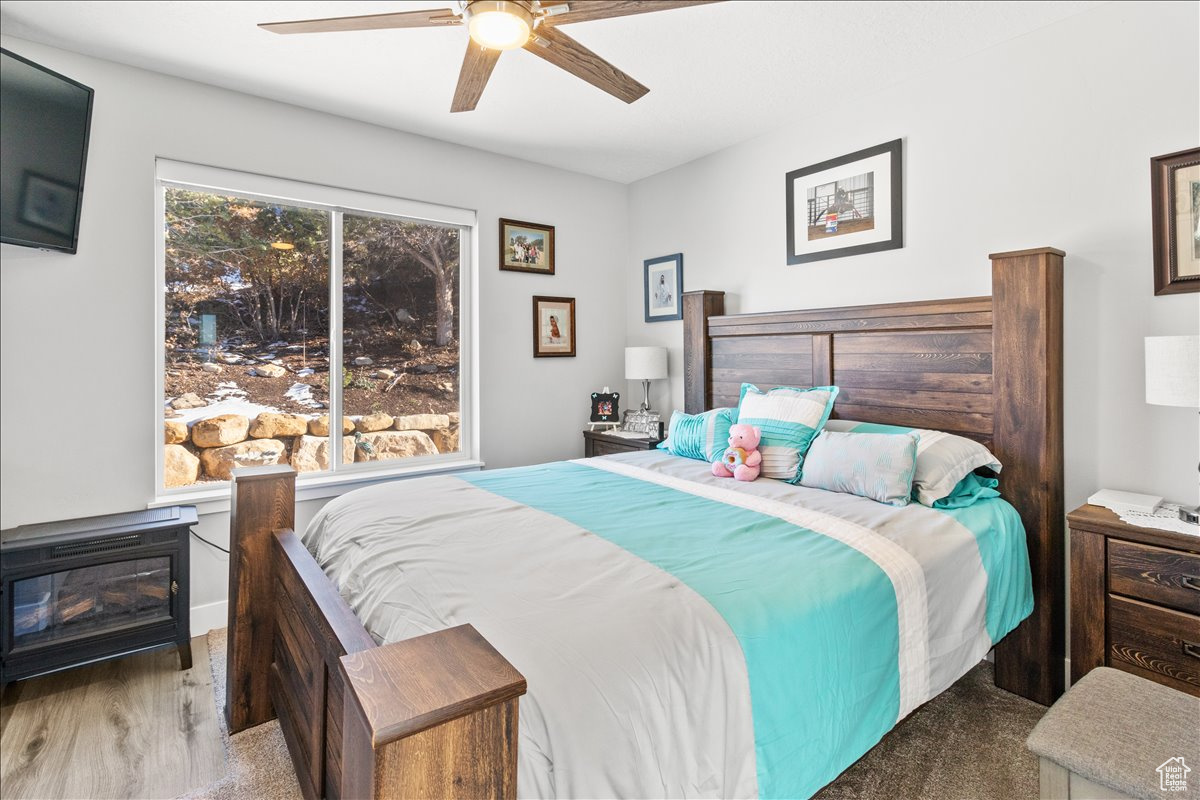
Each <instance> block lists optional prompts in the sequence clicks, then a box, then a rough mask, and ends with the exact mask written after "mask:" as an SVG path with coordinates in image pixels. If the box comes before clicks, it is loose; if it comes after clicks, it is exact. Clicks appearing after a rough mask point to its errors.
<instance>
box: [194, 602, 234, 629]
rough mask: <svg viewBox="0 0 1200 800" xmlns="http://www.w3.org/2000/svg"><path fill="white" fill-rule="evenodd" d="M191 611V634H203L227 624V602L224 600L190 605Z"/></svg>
mask: <svg viewBox="0 0 1200 800" xmlns="http://www.w3.org/2000/svg"><path fill="white" fill-rule="evenodd" d="M191 612H192V616H191V628H192V636H203V635H205V634H206V633H208V632H209V631H211V630H214V629H216V628H224V627H225V626H226V625H228V624H229V602H228V601H226V600H219V601H217V602H215V603H205V604H204V605H202V606H192V608H191Z"/></svg>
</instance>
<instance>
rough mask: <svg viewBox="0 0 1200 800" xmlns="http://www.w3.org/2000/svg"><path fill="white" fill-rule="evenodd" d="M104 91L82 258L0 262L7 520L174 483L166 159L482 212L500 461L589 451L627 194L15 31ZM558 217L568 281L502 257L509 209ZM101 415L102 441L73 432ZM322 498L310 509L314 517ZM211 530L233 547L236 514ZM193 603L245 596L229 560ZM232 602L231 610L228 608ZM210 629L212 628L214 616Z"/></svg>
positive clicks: (487, 341)
mask: <svg viewBox="0 0 1200 800" xmlns="http://www.w3.org/2000/svg"><path fill="white" fill-rule="evenodd" d="M0 41H2V42H3V45H4V47H6V48H8V49H11V50H13V51H14V52H17V53H19V54H21V55H23V56H25V57H27V58H30V59H33V60H34V61H37V62H39V63H41V64H44V65H45V66H47V67H49V68H51V69H53V70H56V71H58V72H61V73H63V74H65V75H68V76H70V77H72V78H74V79H76V80H78V81H80V82H82V83H84V84H87V85H88V86H91V87H92V88H93V89H95V91H96V98H95V111H94V116H93V120H92V134H91V150H90V153H89V158H88V165H87V176H86V181H85V188H84V205H83V215H82V227H81V231H80V236H79V253H78V254H77V255H73V256H72V255H64V254H51V253H42V252H39V251H35V250H29V249H24V248H17V247H11V246H5V247H4V250H3V268H2V269H0V361H2V363H3V380H2V381H0V483H2V484H3V487H4V488H3V495H2V502H0V525H2V526H3V527H5V528H8V527H11V526H14V525H20V524H24V523H30V522H40V521H45V520H51V519H64V518H70V517H79V516H87V515H92V514H101V513H109V512H118V511H129V510H134V509H139V508H144V507H145V505H146V503H147V502H148V501H149V500H151V499H152V498H153V495H154V448H156V447H160V446H161V443H162V435H161V432H159V431H156V430H155V427H154V424H153V420H154V413H155V406H154V404H155V402H156V398H157V395H156V388H155V387H156V376H155V373H154V352H155V348H156V347H160V346H161V344H162V343H161V342H160V341H157V340H156V338H155V331H154V304H155V303H156V302H159V298H157V297H155V294H154V292H153V287H154V285H155V277H154V276H155V270H156V266H155V263H154V251H153V243H154V237H155V235H156V233H157V231H158V229H159V224H160V223H159V222H158V221H157V220H155V218H154V207H153V189H154V159H155V157H156V156H163V157H167V158H172V159H177V160H180V161H191V162H196V163H200V164H210V165H214V166H219V167H226V168H230V169H237V170H246V171H251V172H258V173H263V174H267V175H276V176H281V177H286V178H294V179H297V180H301V181H309V182H313V183H320V184H327V185H331V186H341V187H348V188H351V189H356V190H361V191H367V192H376V193H379V194H385V195H393V196H399V197H408V198H415V199H419V200H425V201H429V202H434V203H441V204H445V205H450V206H458V207H463V208H472V209H476V210H477V211H478V213H479V220H480V225H479V228H478V235H479V262H480V263H479V264H478V271H479V285H480V295H479V296H480V315H479V361H480V380H479V384H480V387H481V390H480V404H481V421H480V430H481V455H482V458H483V459H484V460H485V461H486V462H487V465H488V466H489V467H495V466H506V465H513V464H523V463H534V462H539V461H549V460H554V459H559V458H568V457H577V456H581V455H582V454H583V437H582V435H581V434H580V430H581V429H582V427H583V424H584V422H586V420H587V414H588V402H589V400H588V395H589V394H590V393H591V392H592V391H594V390H598V389H599V388H600V387H602V386H603V385H605V384H611V385H614V386H615V385H617V383H618V381H619V380H621V376H622V370H623V362H622V350H621V346H622V342H621V341H620V337H619V335H618V336H617V337H616V338H614V337H613V334H612V327H613V321H614V320H616V321H617V322H616V325H617V329H618V331H619V330H620V328H621V326H622V325H623V314H624V287H623V286H622V285H621V284H620V283H619V282H617V281H614V280H612V277H611V275H612V270H613V269H614V267H613V266H612V253H613V252H614V251H616V252H622V253H623V252H625V250H626V244H625V241H624V231H625V225H626V188H625V187H624V186H622V185H620V184H616V183H612V182H608V181H603V180H599V179H596V178H589V177H585V176H582V175H577V174H574V173H570V172H565V171H563V170H558V169H552V168H549V167H544V166H539V165H536V164H532V163H528V162H524V161H519V160H516V159H512V158H506V157H502V156H497V155H493V154H490V153H485V152H482V151H479V150H473V149H470V148H466V147H460V146H456V145H450V144H446V143H444V142H438V141H434V140H431V139H425V138H421V137H418V136H412V135H408V134H403V133H398V132H395V131H391V130H387V129H384V128H379V127H375V126H372V125H367V124H364V123H359V122H352V121H350V120H346V119H342V118H339V117H334V116H331V115H327V114H321V113H317V112H314V111H308V110H305V109H300V108H297V107H294V106H288V105H284V104H280V103H273V102H269V101H265V100H262V99H258V98H254V97H250V96H247V95H242V94H238V93H235V92H230V91H226V90H223V89H217V88H214V87H211V86H206V85H202V84H197V83H192V82H189V81H184V80H180V79H177V78H172V77H168V76H165V75H160V74H156V73H151V72H147V71H143V70H138V69H133V68H131V67H126V66H122V65H118V64H114V63H111V62H106V61H101V60H97V59H93V58H88V57H85V56H81V55H77V54H74V53H68V52H65V51H62V50H57V49H54V48H50V47H46V46H43V45H39V44H34V43H31V42H27V41H23V40H20V39H14V38H11V37H5V38H3V39H2V40H0ZM502 216H504V217H511V218H515V219H526V220H534V221H537V222H545V223H548V224H552V225H555V226H556V234H557V236H556V243H557V247H556V250H557V252H556V255H557V274H556V275H555V276H553V277H547V276H543V275H531V274H523V273H516V272H500V271H499V270H498V268H497V267H498V261H497V259H498V254H497V240H498V237H499V233H498V231H497V225H498V222H497V221H498V219H499V218H500V217H502ZM535 294H548V295H561V296H567V297H575V298H577V311H578V330H577V341H578V346H577V352H578V357H576V358H573V359H563V358H554V359H536V360H535V359H534V358H533V357H532V333H531V331H530V326H531V324H532V311H531V299H530V298H531V297H532V296H533V295H535ZM84 416H86V417H87V418H89V419H90V420H91V422H92V424H91V431H92V434H91V435H90V436H89V437H88V438H78V437H74V436H71V437H70V439H69V440H70V441H71V442H72V446H71V449H66V448H65V446H64V443H65V442H66V441H68V438H67V437H65V436H64V437H63V438H61V439H60V438H58V437H56V436H55V435H54V433H53V431H54V430H55V429H56V428H61V429H63V430H70V428H71V426H72V425H73V424H74V423H75V421H76V420H78V419H80V418H81V417H84ZM318 505H319V504H306V506H305V507H304V508H302V509H301V516H302V517H303V518H302V519H300V520H298V523H299V524H303V523H304V522H305V521H306V519H307V516H311V514H312V513H313V512H314V511H315V508H316V506H318ZM198 532H200V533H201V535H204V536H207V537H209V538H212V539H214V540H216V541H218V542H221V543H225V542H226V540H227V538H228V519H227V515H225V514H218V515H209V516H206V517H205V518H204V519H203V520H202V523H201V526H200V528H199V529H198ZM193 560H194V569H193V577H194V581H193V588H192V602H193V606H204V605H206V604H211V603H219V602H221V601H223V600H224V596H225V569H226V565H225V560H224V556H220V557H215V556H214V555H213V553H212V551H211V550H209V549H208V548H207V547H205V546H204V545H197V546H196V547H195V548H194V549H193ZM217 612H219V609H216V610H214V612H213V613H216V615H217V618H218V619H219V618H220V613H223V612H220V613H217ZM194 627H195V628H198V629H203V627H204V626H203V625H200V624H197V625H196V626H194Z"/></svg>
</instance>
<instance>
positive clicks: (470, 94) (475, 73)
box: [450, 39, 503, 113]
mask: <svg viewBox="0 0 1200 800" xmlns="http://www.w3.org/2000/svg"><path fill="white" fill-rule="evenodd" d="M502 52H503V51H502V50H491V49H489V48H487V47H480V46H479V45H478V44H476V43H475V40H474V39H468V40H467V54H466V55H465V56H463V63H462V70H461V71H460V72H459V73H458V86H457V88H455V90H454V102H452V103H451V104H450V111H451V113H453V112H456V111H474V110H475V106H476V105H477V104H478V103H479V98H480V96H482V95H483V87H485V86H487V82H488V78H490V77H492V70H493V69H494V68H495V66H496V62H497V61H498V60H499V59H500V53H502Z"/></svg>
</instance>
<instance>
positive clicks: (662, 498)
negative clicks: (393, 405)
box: [304, 451, 1033, 798]
mask: <svg viewBox="0 0 1200 800" xmlns="http://www.w3.org/2000/svg"><path fill="white" fill-rule="evenodd" d="M304 541H305V543H306V545H307V546H308V548H309V549H310V551H312V553H313V555H314V556H315V557H316V559H317V561H318V562H319V563H320V564H321V566H322V567H323V568H324V569H325V571H326V573H327V574H328V575H329V576H330V578H331V579H332V580H333V582H334V583H335V584H336V585H337V586H338V588H339V590H340V591H341V593H342V595H343V597H345V599H346V600H347V602H348V603H349V604H350V606H351V608H352V609H353V610H354V612H355V614H356V615H357V616H358V618H359V619H360V620H362V622H363V624H364V625H365V627H366V628H367V630H368V631H369V632H370V633H371V635H372V636H374V637H375V639H376V640H377V641H378V642H380V643H386V642H393V641H399V640H402V639H406V638H410V637H412V636H417V635H420V634H424V633H429V632H432V631H436V630H441V629H443V628H446V627H449V626H453V625H459V624H462V623H468V622H469V623H471V624H472V625H474V626H475V628H476V629H478V630H479V632H480V633H481V634H482V635H483V636H484V637H486V638H487V639H488V641H489V642H491V644H492V645H493V646H494V647H496V649H497V650H499V651H500V652H501V653H502V654H503V655H504V656H505V657H506V658H507V659H508V660H509V661H510V662H512V664H513V665H514V666H515V667H516V668H517V669H518V670H520V671H521V672H522V673H523V674H524V675H525V677H526V680H527V682H528V686H529V691H528V694H527V695H526V696H524V697H522V698H521V702H520V738H519V755H518V758H519V766H518V786H517V788H518V794H519V795H520V796H523V797H757V796H762V797H794V798H802V797H809V796H811V795H812V794H813V793H814V792H816V791H817V790H819V789H820V788H821V787H822V786H823V785H825V784H826V783H828V782H829V781H831V780H832V779H834V778H835V777H837V775H838V774H840V773H841V772H842V771H843V770H844V769H845V768H846V767H848V766H849V765H851V764H852V763H854V761H855V760H857V759H858V758H859V757H860V756H862V755H863V754H864V753H865V752H866V751H867V750H869V749H870V748H871V747H872V746H873V745H874V744H876V743H877V742H878V741H879V740H880V739H881V738H882V737H883V735H884V734H885V733H887V731H888V730H890V729H891V728H892V727H893V726H894V725H895V724H896V723H897V722H898V721H899V720H901V719H903V718H904V717H905V716H906V715H907V714H909V713H910V712H911V711H912V710H913V709H915V708H916V707H917V706H919V705H920V704H921V703H923V702H925V701H926V700H928V699H930V698H931V697H933V696H935V695H937V694H938V693H939V692H941V691H943V690H944V689H946V688H947V687H949V686H950V685H951V684H952V683H954V681H956V680H957V679H958V678H959V677H961V676H962V675H964V674H965V673H966V672H967V670H969V669H970V668H971V667H972V666H973V665H974V664H976V663H977V662H978V661H979V660H980V659H981V658H982V657H983V656H984V655H985V654H986V653H987V651H988V650H989V649H990V648H991V646H992V645H993V643H994V642H995V641H997V640H998V639H1000V638H1001V637H1003V636H1004V635H1005V634H1006V633H1008V631H1010V630H1011V629H1012V628H1014V627H1016V625H1017V624H1018V623H1019V622H1020V621H1021V620H1022V619H1024V618H1025V617H1026V616H1028V615H1029V613H1030V612H1031V611H1032V608H1033V599H1032V598H1033V595H1032V586H1031V577H1030V569H1029V559H1028V554H1027V551H1026V547H1025V533H1024V530H1023V529H1022V526H1021V523H1020V518H1019V516H1018V515H1017V513H1016V511H1015V510H1014V509H1013V508H1012V506H1010V505H1009V504H1008V503H1007V502H1005V501H1003V500H1001V499H993V500H986V501H983V502H980V503H976V504H975V505H973V506H971V507H969V508H965V509H955V510H934V509H930V508H927V507H924V506H920V505H916V504H913V505H909V506H907V507H904V508H894V507H891V506H886V505H883V504H880V503H876V502H874V501H871V500H867V499H864V498H859V497H854V496H852V495H845V494H838V493H834V492H827V491H823V490H820V489H809V488H804V487H799V486H791V485H788V484H786V483H782V482H779V481H772V480H762V479H760V480H758V481H755V482H753V483H741V482H738V481H734V480H730V479H720V478H715V477H713V476H712V475H711V474H710V473H709V468H708V465H707V464H705V463H703V462H699V461H693V460H689V459H683V458H679V457H677V456H673V455H670V454H667V453H664V452H659V451H651V452H634V453H622V454H618V455H614V456H608V457H604V458H593V459H585V460H580V461H572V462H558V463H553V464H543V465H537V466H531V467H520V468H515V469H506V470H490V471H485V472H479V473H471V474H468V475H459V476H441V477H430V478H422V479H418V480H412V481H401V482H393V483H388V484H383V485H378V486H374V487H370V488H366V489H361V490H358V491H355V492H352V493H350V494H347V495H344V496H342V497H340V498H338V499H336V500H334V501H332V502H330V503H329V504H327V505H326V506H325V508H324V509H322V511H321V512H320V513H319V514H318V515H317V516H316V518H314V520H313V522H312V524H311V525H310V526H309V528H308V530H307V532H306V533H305V535H304Z"/></svg>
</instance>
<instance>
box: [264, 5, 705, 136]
mask: <svg viewBox="0 0 1200 800" xmlns="http://www.w3.org/2000/svg"><path fill="white" fill-rule="evenodd" d="M720 1H721V0H569V2H568V1H566V0H559V1H558V2H556V0H459V2H457V3H456V5H457V7H458V11H451V10H448V9H442V8H434V9H428V10H425V11H404V12H399V13H395V14H368V15H366V16H360V17H331V18H329V19H307V20H296V21H294V22H264V23H260V24H259V26H258V27H260V28H262V29H264V30H268V31H271V32H272V33H332V32H337V31H373V30H384V29H390V28H444V27H448V26H455V25H462V24H464V23H465V24H466V26H467V32H468V33H469V34H470V37H471V39H470V41H468V42H467V54H466V56H465V57H464V58H463V64H462V70H461V71H460V72H459V74H458V87H457V88H456V89H455V90H454V101H453V102H452V103H451V105H450V110H451V111H452V112H456V111H472V110H474V109H475V106H476V105H477V104H478V103H479V98H480V96H482V95H483V88H484V87H485V86H487V82H488V79H489V78H490V77H491V76H492V69H494V68H495V66H496V61H497V60H498V59H499V58H500V54H501V53H502V52H504V51H505V50H514V49H516V48H518V47H521V48H524V49H525V50H528V51H529V52H530V53H533V54H534V55H535V56H538V57H539V58H542V59H545V60H546V61H549V62H550V63H551V64H553V65H554V66H556V67H559V68H560V69H564V70H566V71H567V72H569V73H571V74H572V75H574V76H575V77H577V78H582V79H583V80H585V81H587V82H588V83H590V84H592V85H593V86H595V87H596V88H598V89H602V90H604V91H605V92H608V93H609V94H611V95H613V96H614V97H618V98H620V99H621V100H624V101H625V102H626V103H632V102H633V101H634V100H637V99H638V98H640V97H642V96H643V95H645V94H646V93H647V92H649V91H650V90H649V89H648V88H647V87H645V86H643V85H642V84H640V83H638V82H637V81H636V80H634V79H633V78H631V77H630V76H629V75H626V74H625V73H624V72H622V71H621V70H619V69H617V68H616V67H614V66H613V65H612V64H610V63H608V62H607V61H605V60H604V59H603V58H601V57H600V56H598V55H596V54H595V53H593V52H592V51H591V50H589V49H587V48H586V47H584V46H583V45H582V44H580V43H579V42H577V41H575V40H574V39H572V38H571V37H570V36H568V35H567V34H565V33H563V32H562V31H561V30H559V26H561V25H567V24H570V23H574V22H587V21H588V20H593V19H608V18H610V17H625V16H629V15H631V14H645V13H648V12H651V11H666V10H668V9H672V8H682V7H685V6H697V5H704V4H706V3H714V2H720Z"/></svg>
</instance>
